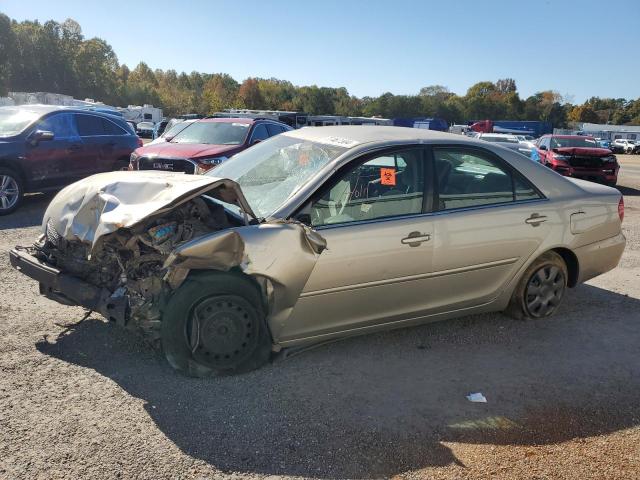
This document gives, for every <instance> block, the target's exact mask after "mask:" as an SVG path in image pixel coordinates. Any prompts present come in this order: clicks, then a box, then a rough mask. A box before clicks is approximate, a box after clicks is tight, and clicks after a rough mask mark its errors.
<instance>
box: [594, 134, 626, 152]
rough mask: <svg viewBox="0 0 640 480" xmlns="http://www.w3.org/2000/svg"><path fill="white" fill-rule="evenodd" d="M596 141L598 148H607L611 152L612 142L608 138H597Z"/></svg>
mask: <svg viewBox="0 0 640 480" xmlns="http://www.w3.org/2000/svg"><path fill="white" fill-rule="evenodd" d="M595 140H596V142H597V143H598V146H599V147H600V148H606V149H608V150H611V142H610V141H609V140H607V139H606V138H596V139H595ZM612 151H613V150H612ZM619 153H622V152H619Z"/></svg>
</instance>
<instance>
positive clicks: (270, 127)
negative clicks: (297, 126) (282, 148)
mask: <svg viewBox="0 0 640 480" xmlns="http://www.w3.org/2000/svg"><path fill="white" fill-rule="evenodd" d="M267 131H268V132H269V137H274V136H276V135H279V134H280V133H282V132H284V131H285V129H284V128H283V127H282V126H280V125H276V124H275V123H267Z"/></svg>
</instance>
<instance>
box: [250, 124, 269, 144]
mask: <svg viewBox="0 0 640 480" xmlns="http://www.w3.org/2000/svg"><path fill="white" fill-rule="evenodd" d="M267 138H269V132H268V131H267V127H266V126H265V124H264V123H259V124H257V125H255V126H254V127H253V131H252V132H251V139H250V140H249V145H253V144H254V143H257V142H262V141H263V140H266V139H267Z"/></svg>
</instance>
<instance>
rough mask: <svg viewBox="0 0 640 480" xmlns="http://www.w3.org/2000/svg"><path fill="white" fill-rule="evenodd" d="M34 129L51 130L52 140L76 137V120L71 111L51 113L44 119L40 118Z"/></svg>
mask: <svg viewBox="0 0 640 480" xmlns="http://www.w3.org/2000/svg"><path fill="white" fill-rule="evenodd" d="M36 130H45V131H47V132H53V138H54V140H63V139H68V138H78V130H77V128H76V121H75V118H74V116H73V115H72V114H71V113H56V114H53V115H51V116H49V117H47V118H45V119H44V120H41V121H40V122H39V123H38V125H37V126H36Z"/></svg>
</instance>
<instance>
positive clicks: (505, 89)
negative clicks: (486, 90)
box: [496, 78, 518, 94]
mask: <svg viewBox="0 0 640 480" xmlns="http://www.w3.org/2000/svg"><path fill="white" fill-rule="evenodd" d="M496 90H498V92H500V93H503V94H507V93H516V91H517V90H518V89H517V88H516V81H515V80H514V79H513V78H501V79H500V80H498V81H497V82H496Z"/></svg>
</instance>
